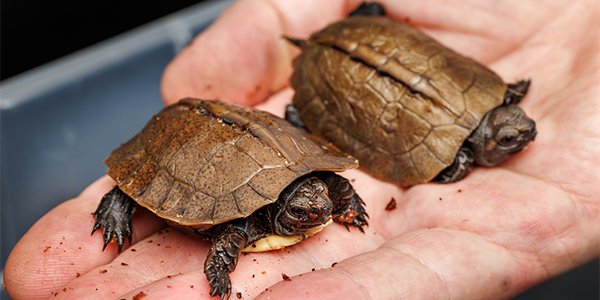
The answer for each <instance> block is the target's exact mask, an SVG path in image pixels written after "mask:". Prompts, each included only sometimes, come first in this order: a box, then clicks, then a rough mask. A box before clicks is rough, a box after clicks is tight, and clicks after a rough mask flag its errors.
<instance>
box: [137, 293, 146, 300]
mask: <svg viewBox="0 0 600 300" xmlns="http://www.w3.org/2000/svg"><path fill="white" fill-rule="evenodd" d="M146 296H148V294H146V293H144V292H139V293H137V294H136V295H135V296H133V300H140V299H142V298H144V297H146Z"/></svg>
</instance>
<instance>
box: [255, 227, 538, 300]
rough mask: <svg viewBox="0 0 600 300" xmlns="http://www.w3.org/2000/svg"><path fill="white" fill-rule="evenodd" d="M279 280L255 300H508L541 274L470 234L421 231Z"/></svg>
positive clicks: (523, 260) (527, 262)
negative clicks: (444, 299) (325, 266)
mask: <svg viewBox="0 0 600 300" xmlns="http://www.w3.org/2000/svg"><path fill="white" fill-rule="evenodd" d="M302 275H303V276H301V277H300V276H296V277H293V278H291V281H284V282H280V283H278V284H277V285H275V286H273V287H271V288H269V289H268V290H267V291H265V292H264V293H263V294H262V295H261V296H260V297H258V298H257V299H345V298H346V299H435V298H439V297H440V295H443V297H444V298H451V299H489V298H510V296H514V295H515V294H516V293H518V292H520V291H522V290H523V289H525V288H526V287H528V286H530V285H531V284H533V283H534V282H537V281H539V280H541V279H542V278H544V272H543V271H542V270H541V269H540V266H539V265H536V264H535V263H534V262H533V261H532V260H531V257H528V255H527V254H522V255H516V254H515V253H513V252H510V251H508V250H506V249H504V248H502V247H499V246H497V245H496V244H494V243H492V242H489V241H487V240H485V239H483V238H481V237H479V236H476V235H474V234H470V233H466V232H460V231H453V230H446V229H441V228H440V229H422V230H417V231H413V232H410V233H407V234H405V235H403V236H401V237H398V238H396V239H394V240H391V241H389V242H387V243H386V244H384V245H382V247H380V248H379V249H377V250H375V251H372V252H368V253H365V254H362V255H359V256H356V257H352V258H350V259H348V260H346V261H343V262H340V263H339V264H337V265H335V266H334V267H332V268H329V269H325V270H322V271H319V272H314V273H307V274H302Z"/></svg>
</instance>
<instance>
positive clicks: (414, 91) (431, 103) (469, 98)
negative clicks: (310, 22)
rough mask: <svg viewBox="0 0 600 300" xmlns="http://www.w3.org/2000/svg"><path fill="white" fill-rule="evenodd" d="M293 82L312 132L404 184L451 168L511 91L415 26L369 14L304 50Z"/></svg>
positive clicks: (319, 36) (324, 33) (326, 32)
mask: <svg viewBox="0 0 600 300" xmlns="http://www.w3.org/2000/svg"><path fill="white" fill-rule="evenodd" d="M291 84H292V87H293V88H294V89H295V91H296V93H295V95H294V98H293V103H294V106H295V107H296V108H297V109H298V111H299V113H300V118H301V120H302V121H303V122H304V124H305V126H306V127H307V128H308V129H309V131H311V132H312V133H314V134H317V135H319V136H321V137H324V138H325V139H327V140H329V141H331V142H332V143H333V144H335V145H336V146H338V147H339V148H340V149H342V150H343V151H346V152H348V153H350V154H352V155H354V156H355V157H357V158H358V159H359V161H360V165H361V167H362V168H364V169H366V170H367V171H368V172H369V173H370V174H372V175H373V176H375V177H377V178H380V179H384V180H388V181H392V182H395V183H397V184H399V185H401V186H409V185H413V184H417V183H422V182H427V181H430V180H432V179H433V178H434V177H435V176H436V175H437V174H438V173H439V172H440V171H441V170H443V169H444V168H445V167H447V166H449V165H450V164H451V163H452V162H453V160H454V158H455V156H456V153H457V152H458V150H459V148H460V146H461V145H462V144H463V142H464V141H465V139H466V138H467V137H468V136H469V135H470V134H471V132H472V131H473V130H474V129H475V128H476V127H477V126H478V125H479V123H480V121H481V120H482V118H483V116H484V115H485V114H486V113H487V112H488V111H490V110H492V109H493V108H495V107H497V106H499V105H501V104H502V103H503V98H504V93H505V91H506V89H507V86H506V84H505V83H504V82H503V81H502V79H501V78H500V77H499V76H498V75H496V74H495V73H494V72H492V71H491V70H489V69H488V68H486V67H484V66H483V65H481V64H479V63H477V62H475V61H474V60H472V59H470V58H467V57H464V56H462V55H460V54H457V53H456V52H454V51H452V50H450V49H448V48H446V47H444V46H443V45H441V44H439V43H438V42H437V41H435V40H433V39H432V38H430V37H428V36H427V35H425V34H424V33H422V32H421V31H419V30H417V29H416V28H413V27H411V26H409V25H406V24H402V23H398V22H396V21H393V20H390V19H388V18H385V17H373V16H368V17H360V16H356V17H350V18H347V19H345V20H342V21H339V22H337V23H334V24H332V25H329V26H328V27H326V28H325V29H323V30H321V31H319V32H317V33H315V34H313V35H312V36H311V37H310V39H309V40H307V41H304V42H302V54H301V55H300V56H299V57H298V58H297V59H296V60H295V71H294V73H293V75H292V79H291Z"/></svg>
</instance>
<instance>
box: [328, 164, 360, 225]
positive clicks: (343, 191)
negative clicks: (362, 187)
mask: <svg viewBox="0 0 600 300" xmlns="http://www.w3.org/2000/svg"><path fill="white" fill-rule="evenodd" d="M319 178H320V179H321V180H322V181H323V182H325V184H327V189H328V190H329V199H331V202H332V203H333V212H332V217H333V221H334V222H336V223H339V224H342V225H344V226H346V229H349V226H354V227H356V228H358V230H360V231H361V232H365V231H364V229H363V226H369V224H368V222H367V218H368V217H369V215H368V214H367V212H366V210H365V207H364V206H365V202H364V201H363V200H362V199H361V198H360V196H358V194H357V193H356V191H354V188H353V187H352V184H350V181H348V179H346V178H344V177H342V176H340V175H337V174H335V173H323V174H320V175H319Z"/></svg>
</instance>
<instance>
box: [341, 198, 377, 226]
mask: <svg viewBox="0 0 600 300" xmlns="http://www.w3.org/2000/svg"><path fill="white" fill-rule="evenodd" d="M359 199H360V198H359ZM363 204H364V203H363V202H362V200H361V201H360V202H359V201H354V202H353V203H352V204H350V205H349V207H348V208H347V209H346V210H345V211H344V212H343V213H341V214H339V215H337V216H335V218H334V220H335V222H337V223H339V224H342V225H344V226H345V227H346V229H348V231H350V226H352V227H356V228H358V230H360V232H362V233H365V230H364V229H363V226H369V222H367V218H369V214H367V212H366V211H365V208H364V207H363Z"/></svg>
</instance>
